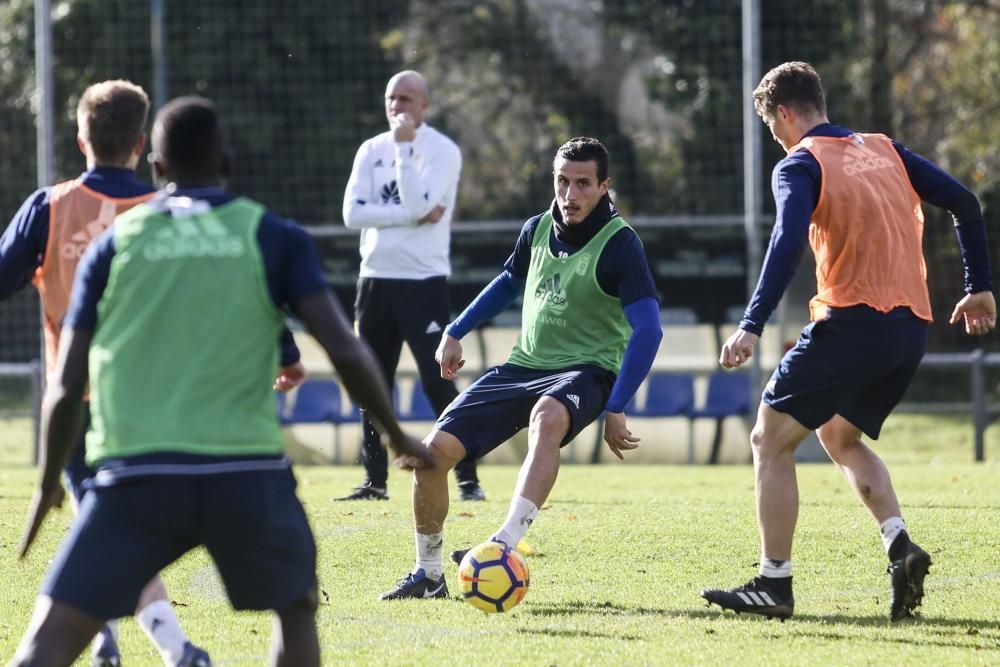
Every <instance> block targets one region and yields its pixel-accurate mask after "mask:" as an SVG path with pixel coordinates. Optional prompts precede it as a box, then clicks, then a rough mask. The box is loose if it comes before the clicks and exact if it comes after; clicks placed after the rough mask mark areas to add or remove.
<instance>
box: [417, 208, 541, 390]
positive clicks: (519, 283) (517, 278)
mask: <svg viewBox="0 0 1000 667" xmlns="http://www.w3.org/2000/svg"><path fill="white" fill-rule="evenodd" d="M540 219H541V216H540V215H539V216H535V217H534V218H531V219H530V220H528V221H527V222H526V223H525V224H524V227H522V228H521V233H520V234H519V235H518V237H517V242H516V243H515V244H514V252H512V253H511V255H510V257H508V258H507V261H506V262H505V263H504V270H503V271H502V272H501V273H500V275H498V276H497V277H496V278H494V279H493V280H492V281H491V282H490V284H489V285H487V286H486V287H485V288H483V291H481V292H480V293H479V294H478V295H477V296H476V298H475V299H473V300H472V303H470V304H469V305H468V306H466V308H465V310H463V311H462V313H461V314H460V315H459V316H458V317H456V318H455V320H454V321H453V322H452V323H451V324H449V325H448V326H447V327H445V329H444V333H443V334H442V335H441V342H440V343H439V344H438V348H437V351H436V352H435V353H434V360H435V361H437V362H438V364H439V365H440V366H441V377H442V378H444V379H445V380H454V379H455V378H456V377H457V376H458V371H459V370H460V369H461V368H462V366H464V365H465V360H464V359H462V344H461V343H460V342H459V341H461V340H462V338H464V337H465V336H466V334H468V333H469V332H470V331H472V330H473V329H475V328H476V327H478V326H479V325H481V324H483V323H484V322H488V321H489V320H491V319H493V318H494V317H496V316H497V315H499V314H500V313H502V312H503V311H504V310H505V309H506V308H507V307H509V306H510V305H511V304H512V303H514V301H516V300H517V297H519V296H521V295H522V294H523V293H524V283H525V276H527V275H528V266H529V263H530V261H531V239H532V237H533V235H534V230H535V227H537V226H538V221H539V220H540Z"/></svg>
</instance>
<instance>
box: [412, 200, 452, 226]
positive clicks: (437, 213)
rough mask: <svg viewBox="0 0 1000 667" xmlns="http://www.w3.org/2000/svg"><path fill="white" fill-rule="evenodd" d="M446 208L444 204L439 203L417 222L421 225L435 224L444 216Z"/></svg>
mask: <svg viewBox="0 0 1000 667" xmlns="http://www.w3.org/2000/svg"><path fill="white" fill-rule="evenodd" d="M446 210H447V209H446V208H445V207H444V206H442V205H441V204H438V205H437V206H435V207H434V208H432V209H431V210H430V211H428V213H427V215H425V216H424V217H422V218H420V219H419V220H417V224H419V225H426V224H433V223H435V222H437V221H438V220H440V219H441V218H442V217H444V212H445V211H446Z"/></svg>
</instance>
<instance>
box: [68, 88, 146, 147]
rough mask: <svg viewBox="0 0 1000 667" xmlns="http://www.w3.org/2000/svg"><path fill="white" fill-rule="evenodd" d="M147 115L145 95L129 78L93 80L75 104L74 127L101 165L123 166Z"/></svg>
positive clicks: (137, 139)
mask: <svg viewBox="0 0 1000 667" xmlns="http://www.w3.org/2000/svg"><path fill="white" fill-rule="evenodd" d="M148 118H149V96H148V95H146V91H145V90H143V89H142V88H140V87H139V86H137V85H135V84H134V83H132V82H131V81H124V80H121V79H116V80H114V81H102V82H101V83H95V84H94V85H92V86H90V87H88V88H87V89H86V90H85V91H83V95H82V96H81V97H80V102H79V104H77V106H76V123H77V128H78V130H79V132H80V136H82V137H83V138H84V139H85V140H86V141H87V143H89V144H90V147H91V149H92V150H93V152H94V157H95V158H96V159H97V162H98V163H99V164H101V165H102V166H124V165H125V163H126V162H127V161H128V158H129V155H130V154H131V153H132V149H133V148H135V145H136V143H137V142H138V141H139V137H141V136H142V133H143V131H144V130H145V127H146V120H147V119H148Z"/></svg>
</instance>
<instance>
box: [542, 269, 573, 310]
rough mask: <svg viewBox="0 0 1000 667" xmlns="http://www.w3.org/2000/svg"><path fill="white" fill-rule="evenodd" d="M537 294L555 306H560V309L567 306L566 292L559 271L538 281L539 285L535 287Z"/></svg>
mask: <svg viewBox="0 0 1000 667" xmlns="http://www.w3.org/2000/svg"><path fill="white" fill-rule="evenodd" d="M535 296H536V297H538V298H541V299H544V300H545V301H547V302H548V303H549V304H551V305H553V306H559V308H558V310H562V309H563V308H565V307H566V292H564V291H563V288H562V276H560V275H559V274H558V273H557V274H556V275H554V276H552V277H551V278H548V279H547V280H543V281H542V282H540V283H538V287H536V288H535Z"/></svg>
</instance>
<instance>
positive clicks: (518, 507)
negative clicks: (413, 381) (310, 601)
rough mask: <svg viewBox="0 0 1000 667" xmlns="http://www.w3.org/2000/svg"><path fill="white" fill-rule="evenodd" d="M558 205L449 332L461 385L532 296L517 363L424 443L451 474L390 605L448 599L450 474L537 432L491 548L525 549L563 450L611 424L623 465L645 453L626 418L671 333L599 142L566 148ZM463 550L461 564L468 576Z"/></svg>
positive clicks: (421, 500) (417, 508)
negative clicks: (472, 349)
mask: <svg viewBox="0 0 1000 667" xmlns="http://www.w3.org/2000/svg"><path fill="white" fill-rule="evenodd" d="M552 173H553V181H554V189H555V200H554V201H553V202H552V206H551V208H550V209H549V210H548V211H546V212H544V213H541V214H539V215H536V216H534V217H533V218H531V219H530V220H528V221H527V222H526V223H525V225H524V227H523V228H522V230H521V234H520V236H519V237H518V239H517V242H516V244H515V246H514V252H513V253H512V254H511V256H510V257H509V258H508V260H507V262H506V264H505V265H504V270H503V272H502V273H501V274H500V275H499V276H497V277H496V278H495V279H494V280H493V281H492V282H491V283H490V284H489V285H488V286H487V287H486V288H485V289H484V290H483V291H482V292H481V293H480V294H479V296H477V297H476V299H475V300H474V301H473V302H472V303H471V304H470V305H469V307H468V308H466V309H465V311H464V312H463V313H462V314H461V315H460V316H459V317H458V319H456V320H455V321H454V322H452V323H451V324H449V325H448V327H447V328H446V329H445V333H444V334H443V335H442V337H441V343H440V345H439V346H438V350H437V359H438V361H439V363H440V365H441V375H442V376H443V377H445V378H448V379H453V378H454V377H455V375H456V374H457V372H458V370H459V369H460V368H461V367H462V365H463V364H464V363H465V362H464V360H463V359H462V344H461V342H460V340H461V338H462V337H463V336H465V335H466V334H467V333H468V332H469V331H471V330H472V329H473V328H474V327H476V326H478V325H479V324H481V323H483V322H485V321H486V320H489V319H491V318H492V317H494V316H496V315H497V314H498V313H500V312H501V311H502V310H504V309H505V308H506V307H507V306H509V305H510V304H511V303H513V302H514V300H515V299H516V298H517V297H518V296H520V295H522V294H523V296H524V305H523V308H522V315H521V320H522V324H521V333H520V337H519V338H518V341H517V343H516V345H515V347H514V349H513V351H512V352H511V354H510V357H508V360H507V363H505V364H503V365H501V366H497V367H495V368H492V369H490V370H489V371H487V372H486V374H485V375H483V376H482V377H481V378H479V379H478V380H477V381H476V382H474V383H473V384H472V385H470V386H469V387H468V388H467V389H466V390H465V391H464V392H462V394H461V395H460V396H459V397H458V398H457V399H456V400H455V401H454V402H453V403H452V404H451V405H449V406H448V408H447V409H446V410H445V412H444V414H442V415H441V417H440V418H439V419H438V421H437V423H436V424H435V426H434V429H433V430H432V431H431V433H430V434H429V435H428V436H427V437H426V438H425V439H424V443H425V444H426V445H427V448H428V450H429V451H430V452H432V453H433V454H434V457H435V460H436V461H437V463H438V465H437V467H435V468H434V469H426V470H418V471H417V473H416V475H414V478H413V517H414V524H415V528H416V547H417V562H416V565H415V567H414V568H413V571H412V572H410V573H409V574H408V575H406V577H404V578H403V579H402V580H401V581H400V582H399V583H398V584H397V586H396V588H394V589H393V590H391V591H388V592H386V593H384V594H383V595H382V599H384V600H393V599H398V598H411V597H415V598H429V597H446V596H447V594H448V587H447V586H446V584H445V580H444V576H443V574H442V573H443V568H442V564H441V562H442V548H443V543H444V532H443V525H444V519H445V517H446V516H447V514H448V489H447V484H446V483H445V472H446V471H447V469H448V468H450V467H451V466H453V465H455V463H456V462H458V461H461V460H462V459H464V458H465V457H466V456H470V457H479V456H482V455H484V454H486V453H488V452H489V451H491V450H492V449H494V448H496V447H497V446H498V445H500V444H501V443H503V442H504V441H505V440H508V439H510V438H511V437H512V436H513V435H514V434H515V433H517V432H518V431H520V430H521V429H523V428H525V427H527V428H528V455H527V457H526V458H525V461H524V463H523V464H522V466H521V472H520V476H519V477H518V480H517V486H516V487H515V489H514V495H513V497H512V498H511V501H510V508H509V511H508V513H507V519H506V521H505V522H504V524H503V525H502V526H501V527H500V529H499V530H498V531H497V532H496V533H495V534H494V535H493V536H492V537H491V539H492V540H494V541H497V542H502V543H504V544H506V545H509V546H511V547H516V545H517V544H518V543H519V542H520V541H521V539H522V538H523V537H524V534H525V533H526V532H527V530H528V527H529V526H530V525H531V523H532V521H534V519H535V516H536V515H537V514H538V508H539V507H541V506H542V504H543V503H544V502H545V499H546V498H547V497H548V495H549V492H550V491H551V490H552V486H553V485H554V484H555V481H556V475H557V473H558V471H559V450H560V448H561V447H562V446H564V445H566V444H568V443H569V442H570V441H571V440H573V438H574V437H575V436H576V435H577V434H578V433H579V432H580V431H582V430H583V429H584V428H585V427H586V426H587V425H588V424H590V423H591V422H592V421H594V420H595V419H596V418H597V417H598V415H600V414H601V412H602V411H603V412H605V413H606V417H605V425H604V440H605V441H606V442H607V443H608V446H609V447H610V448H611V451H612V452H613V453H614V454H615V456H617V457H618V458H620V459H622V458H624V457H623V455H622V451H626V450H630V449H635V448H636V447H638V446H639V444H638V443H639V438H638V437H636V436H634V435H633V434H632V433H631V431H629V429H628V427H627V424H626V421H625V414H624V412H623V410H624V409H625V405H626V404H627V403H628V401H629V400H630V399H631V398H632V396H633V395H634V394H635V391H636V389H637V388H638V387H639V385H640V384H641V383H642V380H643V378H645V376H646V374H647V373H648V372H649V368H650V366H651V365H652V363H653V358H654V357H655V356H656V350H657V348H658V347H659V343H660V339H661V338H662V336H663V332H662V331H661V329H660V310H659V302H658V301H657V298H656V290H655V287H654V285H653V277H652V274H651V273H650V270H649V266H648V264H647V262H646V255H645V252H644V250H643V247H642V243H641V242H640V240H639V237H638V235H637V234H636V233H635V231H634V230H633V229H632V228H631V227H630V226H629V225H628V223H626V222H625V220H624V219H622V217H621V216H620V215H619V214H618V210H617V209H616V208H615V205H614V202H613V201H612V200H611V198H610V197H609V196H608V186H609V185H610V180H611V179H610V178H609V177H608V152H607V150H606V149H605V148H604V146H603V145H602V144H601V143H600V142H599V141H597V140H596V139H591V138H588V137H578V138H575V139H571V140H569V141H568V142H566V143H565V144H563V145H562V146H561V147H560V148H559V150H558V151H557V152H556V155H555V158H554V161H553V165H552ZM464 553H465V551H464V550H458V551H455V552H454V553H452V555H451V558H452V560H454V561H456V562H458V561H460V560H461V557H462V556H463V555H464Z"/></svg>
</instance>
